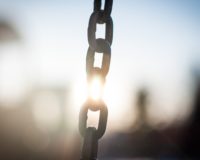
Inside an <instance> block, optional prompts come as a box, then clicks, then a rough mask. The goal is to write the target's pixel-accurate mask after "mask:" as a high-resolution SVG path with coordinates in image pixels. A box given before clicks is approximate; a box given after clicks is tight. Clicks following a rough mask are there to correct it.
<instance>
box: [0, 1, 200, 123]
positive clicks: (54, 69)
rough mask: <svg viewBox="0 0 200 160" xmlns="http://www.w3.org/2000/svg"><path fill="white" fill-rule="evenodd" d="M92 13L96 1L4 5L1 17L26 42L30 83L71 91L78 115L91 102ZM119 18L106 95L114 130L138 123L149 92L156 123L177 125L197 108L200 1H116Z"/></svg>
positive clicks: (0, 7) (0, 6)
mask: <svg viewBox="0 0 200 160" xmlns="http://www.w3.org/2000/svg"><path fill="white" fill-rule="evenodd" d="M92 7H93V1H92V0H90V1H89V0H87V1H84V2H83V0H76V1H74V0H71V1H69V0H65V1H64V0H63V1H61V0H58V1H52V2H51V1H33V0H29V1H25V0H20V1H14V0H13V1H12V0H10V1H3V2H1V1H0V10H1V15H2V16H1V17H3V18H5V17H6V18H8V19H10V20H11V21H13V23H14V24H15V25H16V26H17V28H18V29H19V30H20V33H21V34H22V37H23V38H24V46H25V49H24V50H23V52H25V55H27V56H25V57H26V58H27V59H26V60H28V63H27V64H28V66H29V67H28V69H27V68H26V70H27V71H26V72H28V75H29V77H28V81H29V82H30V81H31V82H32V81H34V83H35V82H37V83H40V84H44V85H54V86H56V85H57V86H60V85H61V86H62V85H66V84H68V85H70V87H71V88H72V92H73V94H74V95H75V96H74V97H73V96H72V97H73V98H72V100H71V101H72V102H71V103H72V104H73V107H74V106H75V107H74V108H76V109H75V110H74V112H75V115H77V114H76V113H77V112H78V111H79V108H80V105H81V104H82V101H84V100H83V99H84V88H85V87H86V80H85V77H86V75H85V56H86V51H87V48H88V42H87V25H88V21H89V16H90V14H91V13H92ZM112 17H113V21H114V40H113V45H112V59H111V68H110V72H109V74H108V77H107V86H106V90H105V92H106V93H105V95H108V96H105V101H106V102H107V104H108V108H110V112H109V118H110V122H113V121H114V122H116V123H115V124H121V123H122V122H123V121H122V119H123V120H124V119H125V118H124V117H130V119H132V118H133V117H134V115H129V114H130V112H129V110H130V108H131V107H130V106H131V103H133V101H134V100H132V99H131V98H132V97H133V96H134V92H136V91H137V90H138V89H139V88H140V87H142V86H143V85H145V86H147V88H148V89H149V92H150V93H151V96H152V97H151V98H152V99H151V100H152V101H153V102H152V106H151V107H150V113H151V114H152V117H154V119H156V120H157V119H162V120H163V121H165V120H166V119H165V118H166V117H167V118H169V117H170V118H171V121H173V120H174V119H176V118H177V115H180V114H181V113H182V114H183V115H184V114H185V113H186V112H187V110H188V108H187V105H188V104H189V103H190V100H189V96H190V92H191V84H190V83H191V78H190V77H189V76H191V73H190V70H191V67H193V66H194V65H195V66H198V67H199V68H200V45H199V42H200V38H199V37H200V30H199V28H200V1H198V0H151V1H149V0H125V1H124V0H114V5H113V12H112ZM97 31H98V33H97V35H98V36H102V35H103V34H104V30H103V27H99V26H98V29H97ZM23 56H24V55H22V57H23ZM27 64H25V65H27ZM14 68H15V67H14ZM8 77H9V76H8ZM77 88H78V89H77ZM74 92H75V93H74ZM76 92H78V93H79V94H78V95H77V94H76ZM77 98H80V100H79V99H78V100H77ZM180 110H181V111H182V112H181V113H180ZM128 113H129V114H128ZM75 118H77V117H76V116H75ZM130 119H129V118H126V119H125V120H124V122H126V121H129V120H130Z"/></svg>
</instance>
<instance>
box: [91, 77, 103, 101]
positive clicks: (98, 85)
mask: <svg viewBox="0 0 200 160" xmlns="http://www.w3.org/2000/svg"><path fill="white" fill-rule="evenodd" d="M102 90H103V85H102V82H101V79H100V77H94V78H93V79H92V80H91V83H89V90H88V94H89V97H90V98H92V99H93V100H98V99H100V98H101V96H102Z"/></svg>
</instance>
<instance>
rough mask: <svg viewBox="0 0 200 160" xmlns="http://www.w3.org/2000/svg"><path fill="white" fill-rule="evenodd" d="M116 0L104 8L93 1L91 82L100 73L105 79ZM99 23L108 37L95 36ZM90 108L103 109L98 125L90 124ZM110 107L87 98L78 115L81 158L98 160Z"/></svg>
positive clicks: (88, 68) (108, 1)
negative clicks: (97, 60) (97, 63)
mask: <svg viewBox="0 0 200 160" xmlns="http://www.w3.org/2000/svg"><path fill="white" fill-rule="evenodd" d="M112 4H113V0H105V5H104V9H103V10H102V9H101V0H94V10H93V13H92V14H91V16H90V20H89V25H88V43H89V48H88V51H87V56H86V73H87V79H88V82H90V81H91V80H92V79H93V78H94V77H95V76H96V75H98V76H99V77H100V78H101V80H102V82H103V83H104V82H105V78H106V76H107V74H108V71H109V67H110V59H111V45H112V40H113V21H112V18H111V16H110V15H111V11H112ZM97 24H105V26H106V29H105V38H104V39H103V38H96V26H97ZM96 52H97V53H103V58H102V64H101V67H94V61H95V53H96ZM88 110H91V111H100V116H99V122H98V127H97V128H95V127H87V114H88ZM107 117H108V109H107V106H106V104H105V103H104V102H103V100H102V99H100V100H98V101H94V100H92V99H90V98H88V99H87V101H86V102H85V104H84V105H83V106H82V108H81V111H80V114H79V131H80V134H81V135H82V136H83V138H84V142H83V147H82V154H81V160H96V159H97V152H98V140H99V139H100V138H101V137H102V136H103V135H104V133H105V130H106V125H107Z"/></svg>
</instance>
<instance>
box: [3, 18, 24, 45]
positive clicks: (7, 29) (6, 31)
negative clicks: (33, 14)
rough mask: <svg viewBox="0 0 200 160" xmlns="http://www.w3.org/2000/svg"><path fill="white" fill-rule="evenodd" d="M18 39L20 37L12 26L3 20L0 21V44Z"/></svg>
mask: <svg viewBox="0 0 200 160" xmlns="http://www.w3.org/2000/svg"><path fill="white" fill-rule="evenodd" d="M19 39H20V36H19V34H18V33H17V31H16V30H15V28H14V27H13V26H12V25H11V24H10V23H9V22H7V21H5V20H0V43H3V42H9V41H12V40H19Z"/></svg>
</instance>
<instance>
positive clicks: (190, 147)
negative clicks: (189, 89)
mask: <svg viewBox="0 0 200 160" xmlns="http://www.w3.org/2000/svg"><path fill="white" fill-rule="evenodd" d="M194 77H195V84H196V85H195V94H194V104H193V113H192V115H191V119H190V122H189V123H188V126H187V128H186V130H185V138H184V140H183V148H184V152H185V154H187V155H188V156H189V157H192V158H200V73H195V75H194Z"/></svg>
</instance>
